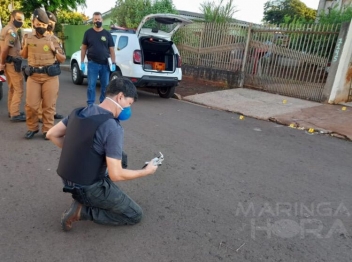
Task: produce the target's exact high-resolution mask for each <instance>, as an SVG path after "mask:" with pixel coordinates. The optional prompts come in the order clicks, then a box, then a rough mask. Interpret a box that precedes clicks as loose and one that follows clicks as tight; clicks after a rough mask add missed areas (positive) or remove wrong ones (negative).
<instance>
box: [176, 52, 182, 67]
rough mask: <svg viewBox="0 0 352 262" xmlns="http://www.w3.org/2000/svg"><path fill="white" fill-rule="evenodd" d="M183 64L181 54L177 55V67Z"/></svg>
mask: <svg viewBox="0 0 352 262" xmlns="http://www.w3.org/2000/svg"><path fill="white" fill-rule="evenodd" d="M181 65H182V59H181V56H180V55H178V56H177V67H178V68H181Z"/></svg>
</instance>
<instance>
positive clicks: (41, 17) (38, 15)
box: [33, 8, 49, 24]
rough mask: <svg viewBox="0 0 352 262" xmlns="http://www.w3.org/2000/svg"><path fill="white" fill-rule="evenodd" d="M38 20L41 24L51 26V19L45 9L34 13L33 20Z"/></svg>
mask: <svg viewBox="0 0 352 262" xmlns="http://www.w3.org/2000/svg"><path fill="white" fill-rule="evenodd" d="M36 18H37V19H38V20H39V21H40V22H42V23H44V24H49V18H48V15H47V14H46V12H45V11H44V10H43V9H40V8H37V9H35V10H34V12H33V20H34V19H36Z"/></svg>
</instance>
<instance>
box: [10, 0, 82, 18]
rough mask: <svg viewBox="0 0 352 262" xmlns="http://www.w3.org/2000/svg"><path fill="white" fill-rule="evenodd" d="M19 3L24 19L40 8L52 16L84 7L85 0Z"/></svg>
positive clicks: (45, 0)
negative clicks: (61, 11)
mask: <svg viewBox="0 0 352 262" xmlns="http://www.w3.org/2000/svg"><path fill="white" fill-rule="evenodd" d="M14 2H17V1H14ZM19 2H20V3H21V6H22V8H21V10H22V11H23V12H24V13H25V14H26V17H29V16H30V15H31V14H32V12H33V10H34V9H36V8H38V7H42V6H43V7H44V8H45V10H47V11H51V12H53V13H54V14H57V12H58V10H65V11H71V10H73V9H77V7H79V6H83V7H85V6H86V0H21V1H19Z"/></svg>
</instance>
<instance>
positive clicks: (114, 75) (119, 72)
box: [110, 71, 122, 81]
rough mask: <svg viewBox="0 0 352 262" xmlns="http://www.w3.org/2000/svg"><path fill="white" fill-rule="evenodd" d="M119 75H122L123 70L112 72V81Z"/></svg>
mask: <svg viewBox="0 0 352 262" xmlns="http://www.w3.org/2000/svg"><path fill="white" fill-rule="evenodd" d="M119 77H122V73H121V71H114V72H112V73H111V74H110V81H111V80H113V79H115V78H119Z"/></svg>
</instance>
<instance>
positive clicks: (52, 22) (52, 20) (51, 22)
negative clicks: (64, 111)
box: [38, 11, 63, 122]
mask: <svg viewBox="0 0 352 262" xmlns="http://www.w3.org/2000/svg"><path fill="white" fill-rule="evenodd" d="M46 14H47V16H48V18H49V25H48V28H47V30H46V33H47V34H48V35H51V36H52V37H55V38H56V40H57V41H58V42H59V44H60V47H62V45H61V40H60V39H59V38H57V37H56V36H55V35H54V29H55V25H56V23H57V19H56V16H55V15H54V14H53V13H52V12H50V11H46ZM42 114H43V109H42V103H40V106H39V111H38V117H39V122H42ZM62 118H63V115H60V114H58V113H55V115H54V119H62Z"/></svg>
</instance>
